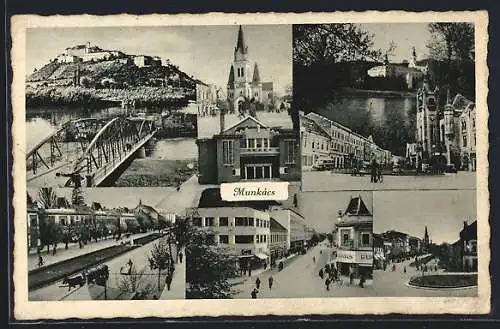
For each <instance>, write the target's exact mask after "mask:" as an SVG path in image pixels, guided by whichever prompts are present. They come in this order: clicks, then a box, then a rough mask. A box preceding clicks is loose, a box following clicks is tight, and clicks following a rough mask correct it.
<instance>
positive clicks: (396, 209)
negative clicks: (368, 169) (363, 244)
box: [373, 190, 482, 297]
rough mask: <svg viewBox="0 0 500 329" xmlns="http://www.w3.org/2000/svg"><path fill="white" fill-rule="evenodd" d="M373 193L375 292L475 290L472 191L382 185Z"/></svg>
mask: <svg viewBox="0 0 500 329" xmlns="http://www.w3.org/2000/svg"><path fill="white" fill-rule="evenodd" d="M373 199H374V201H373V207H374V209H375V210H374V215H373V231H374V238H373V248H374V267H375V270H374V282H375V284H374V287H375V288H374V293H375V295H376V296H384V297H388V296H398V297H436V296H440V297H474V296H477V294H478V289H477V285H478V274H477V271H478V268H479V266H481V265H482V264H479V263H478V257H477V255H478V247H477V241H478V231H477V217H476V216H477V214H476V192H475V191H439V190H436V191H426V192H424V193H423V192H414V191H398V192H395V191H386V192H374V197H373Z"/></svg>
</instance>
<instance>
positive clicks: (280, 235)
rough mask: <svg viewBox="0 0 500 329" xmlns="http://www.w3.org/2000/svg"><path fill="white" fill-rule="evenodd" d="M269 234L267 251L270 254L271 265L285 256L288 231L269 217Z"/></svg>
mask: <svg viewBox="0 0 500 329" xmlns="http://www.w3.org/2000/svg"><path fill="white" fill-rule="evenodd" d="M270 234H271V236H270V238H269V239H270V243H269V250H270V252H271V255H270V256H271V263H273V262H274V261H276V260H277V259H280V258H282V257H284V256H285V255H286V252H287V250H288V248H287V246H288V243H287V238H288V231H287V229H286V227H284V226H283V225H281V224H280V223H279V222H278V221H277V220H275V219H274V218H272V217H271V225H270Z"/></svg>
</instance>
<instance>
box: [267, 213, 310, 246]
mask: <svg viewBox="0 0 500 329" xmlns="http://www.w3.org/2000/svg"><path fill="white" fill-rule="evenodd" d="M269 214H270V215H271V217H272V218H273V219H275V220H276V221H277V222H278V223H280V224H281V225H282V226H283V227H284V228H285V229H286V230H287V240H286V246H287V250H292V251H299V250H301V249H302V248H304V247H305V245H306V235H307V225H306V224H307V223H306V221H305V219H304V217H303V216H302V215H301V214H300V213H298V212H297V211H295V210H292V209H283V208H281V207H272V208H271V209H270V211H269Z"/></svg>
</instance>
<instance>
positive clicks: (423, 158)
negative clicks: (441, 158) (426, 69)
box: [416, 77, 439, 168]
mask: <svg viewBox="0 0 500 329" xmlns="http://www.w3.org/2000/svg"><path fill="white" fill-rule="evenodd" d="M438 91H439V90H438V88H437V87H436V88H435V89H434V90H431V88H430V86H429V81H428V80H427V78H426V77H425V78H424V82H423V85H422V88H420V89H419V90H418V92H417V132H416V137H417V144H418V153H419V154H418V156H417V168H419V167H420V165H421V164H422V163H424V164H428V163H429V159H430V157H431V156H432V155H433V154H434V153H435V152H436V151H438V149H439V120H438V116H437V112H438V111H437V109H438V103H437V99H438Z"/></svg>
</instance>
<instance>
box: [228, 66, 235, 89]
mask: <svg viewBox="0 0 500 329" xmlns="http://www.w3.org/2000/svg"><path fill="white" fill-rule="evenodd" d="M227 84H228V85H229V86H230V87H231V88H232V87H233V85H234V66H232V65H231V69H230V70H229V79H228V80H227Z"/></svg>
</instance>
